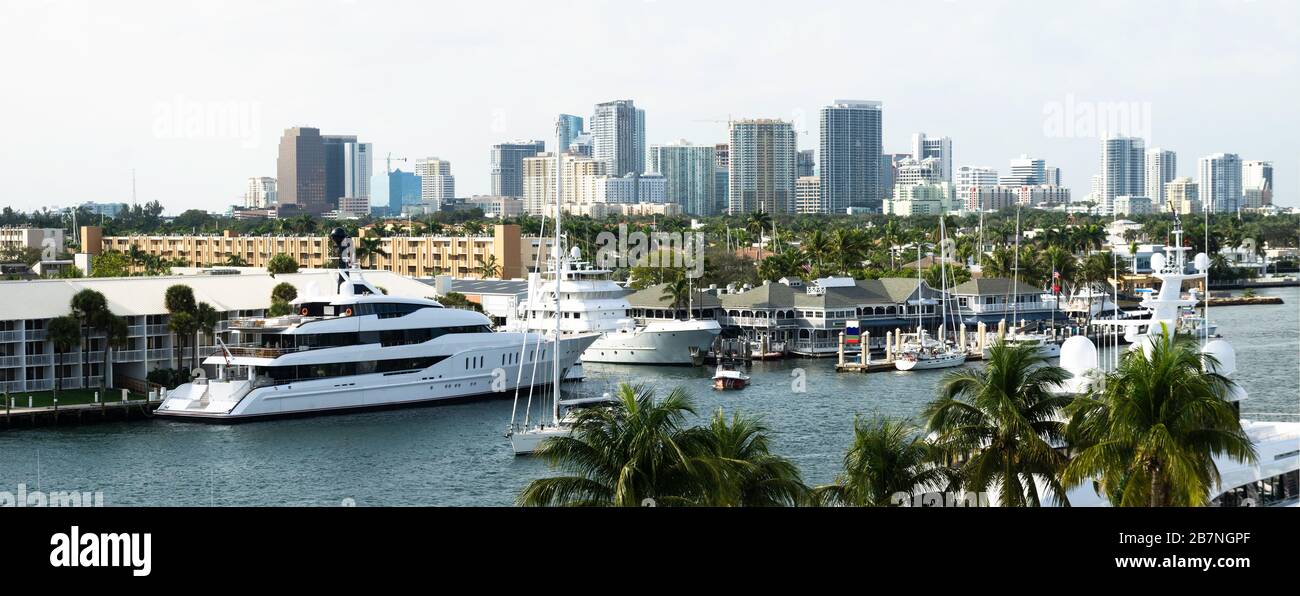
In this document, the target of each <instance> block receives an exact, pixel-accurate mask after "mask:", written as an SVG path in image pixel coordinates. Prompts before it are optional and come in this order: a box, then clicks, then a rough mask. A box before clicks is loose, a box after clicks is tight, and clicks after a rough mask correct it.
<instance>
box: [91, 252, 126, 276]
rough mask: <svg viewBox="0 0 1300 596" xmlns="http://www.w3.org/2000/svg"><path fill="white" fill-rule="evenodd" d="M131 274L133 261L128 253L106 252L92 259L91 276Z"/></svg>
mask: <svg viewBox="0 0 1300 596" xmlns="http://www.w3.org/2000/svg"><path fill="white" fill-rule="evenodd" d="M130 275H131V262H130V260H129V259H127V257H126V255H124V254H122V253H120V252H115V251H109V252H104V253H100V254H97V255H95V256H94V257H92V258H91V259H90V276H91V277H128V276H130Z"/></svg>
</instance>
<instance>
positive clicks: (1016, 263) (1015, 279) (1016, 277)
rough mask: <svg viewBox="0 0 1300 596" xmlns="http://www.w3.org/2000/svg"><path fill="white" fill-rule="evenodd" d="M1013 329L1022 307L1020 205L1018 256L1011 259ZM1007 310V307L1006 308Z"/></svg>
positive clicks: (1017, 230) (1017, 227) (1017, 238)
mask: <svg viewBox="0 0 1300 596" xmlns="http://www.w3.org/2000/svg"><path fill="white" fill-rule="evenodd" d="M1011 262H1012V265H1011V292H1010V293H1009V295H1010V296H1011V327H1012V328H1013V329H1014V328H1015V326H1016V313H1017V307H1018V306H1020V295H1019V294H1017V293H1016V290H1017V288H1016V286H1018V285H1020V205H1016V254H1015V256H1014V257H1012V259H1011ZM1004 309H1005V307H1004Z"/></svg>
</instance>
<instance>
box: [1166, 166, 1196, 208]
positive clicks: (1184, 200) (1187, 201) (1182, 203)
mask: <svg viewBox="0 0 1300 596" xmlns="http://www.w3.org/2000/svg"><path fill="white" fill-rule="evenodd" d="M1170 208H1172V209H1173V210H1174V211H1176V212H1178V213H1180V214H1182V215H1190V214H1193V213H1200V211H1201V196H1200V192H1199V188H1198V186H1197V184H1196V181H1195V180H1192V179H1191V178H1188V177H1187V176H1183V177H1180V178H1175V179H1173V180H1172V181H1170V182H1169V183H1168V184H1165V208H1164V210H1166V211H1167V210H1169V209H1170Z"/></svg>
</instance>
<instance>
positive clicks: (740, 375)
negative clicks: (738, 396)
mask: <svg viewBox="0 0 1300 596" xmlns="http://www.w3.org/2000/svg"><path fill="white" fill-rule="evenodd" d="M748 384H749V375H747V374H745V372H744V371H742V370H740V369H737V368H734V367H730V366H726V365H722V364H719V365H718V370H717V371H716V372H714V373H713V388H714V389H716V390H718V391H726V390H729V389H744V388H745V386H746V385H748Z"/></svg>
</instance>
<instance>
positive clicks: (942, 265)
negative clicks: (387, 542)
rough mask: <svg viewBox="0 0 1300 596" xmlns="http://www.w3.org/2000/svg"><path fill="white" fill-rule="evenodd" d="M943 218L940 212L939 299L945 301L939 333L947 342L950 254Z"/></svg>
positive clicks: (940, 318) (941, 312)
mask: <svg viewBox="0 0 1300 596" xmlns="http://www.w3.org/2000/svg"><path fill="white" fill-rule="evenodd" d="M943 220H944V214H943V213H940V214H939V286H940V287H941V288H943V289H942V290H941V291H940V293H939V300H942V301H943V302H942V303H941V304H940V306H939V335H942V336H945V337H944V340H945V342H944V343H945V344H946V343H947V341H946V340H947V337H946V335H947V334H946V333H944V329H945V328H946V327H947V326H948V268H947V265H946V262H947V260H948V254H947V253H948V250H947V245H946V244H945V242H946V241H947V239H948V236H947V234H946V233H945V231H944V227H943ZM920 270H921V269H920V263H918V264H917V271H920ZM952 330H953V331H954V332H955V331H957V326H956V325H953V326H952ZM945 347H946V346H945Z"/></svg>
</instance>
